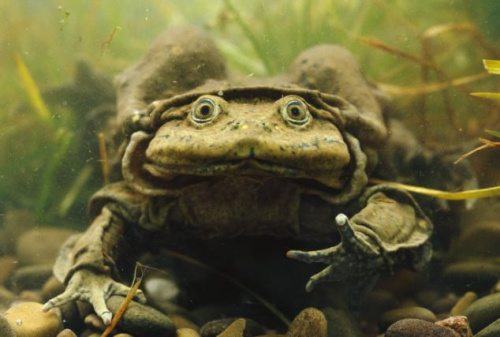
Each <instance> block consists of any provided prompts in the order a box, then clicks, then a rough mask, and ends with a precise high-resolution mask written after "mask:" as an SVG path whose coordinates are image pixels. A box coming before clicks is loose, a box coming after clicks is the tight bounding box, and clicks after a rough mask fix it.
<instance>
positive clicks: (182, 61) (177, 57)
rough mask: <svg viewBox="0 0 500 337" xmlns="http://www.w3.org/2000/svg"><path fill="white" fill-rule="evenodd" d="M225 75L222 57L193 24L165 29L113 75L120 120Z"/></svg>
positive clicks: (209, 39)
mask: <svg viewBox="0 0 500 337" xmlns="http://www.w3.org/2000/svg"><path fill="white" fill-rule="evenodd" d="M224 78H226V61H225V59H224V57H223V56H222V54H221V52H220V51H219V50H218V49H217V47H216V46H215V43H214V42H213V40H212V39H211V38H210V37H209V36H208V35H207V34H206V33H205V32H203V31H202V30H200V29H197V28H194V27H176V28H172V29H169V30H167V31H165V32H164V33H162V34H161V35H160V36H158V37H157V38H156V40H155V41H154V43H153V45H152V46H151V47H150V48H149V50H148V51H147V52H146V53H145V54H144V55H143V56H142V58H141V59H140V60H139V62H138V63H136V64H135V65H133V66H132V67H130V68H128V69H127V70H125V71H124V72H123V73H121V74H120V75H118V76H117V77H116V78H115V86H116V89H117V95H118V111H119V114H120V119H121V120H123V119H124V118H126V117H127V116H129V115H130V114H132V113H134V112H135V111H139V110H142V109H144V108H145V107H146V106H147V105H148V104H149V103H151V102H152V101H155V100H158V99H165V98H168V97H170V96H173V95H176V94H178V93H182V92H185V91H188V90H190V89H193V88H195V87H197V86H199V85H202V84H203V83H205V81H207V80H209V79H214V80H220V79H224Z"/></svg>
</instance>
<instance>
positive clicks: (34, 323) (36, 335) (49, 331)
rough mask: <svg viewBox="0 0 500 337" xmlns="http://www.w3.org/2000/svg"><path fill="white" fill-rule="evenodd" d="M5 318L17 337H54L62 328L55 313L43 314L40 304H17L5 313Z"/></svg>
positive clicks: (51, 311)
mask: <svg viewBox="0 0 500 337" xmlns="http://www.w3.org/2000/svg"><path fill="white" fill-rule="evenodd" d="M5 318H6V319H7V321H8V322H9V324H10V326H11V328H12V330H13V331H14V333H15V335H16V336H17V337H54V336H56V335H57V333H58V332H59V331H60V330H61V328H62V326H61V325H62V324H61V321H60V320H59V318H58V317H57V315H56V314H55V312H54V311H53V310H50V311H48V312H43V311H42V305H41V304H39V303H33V302H24V303H20V304H17V305H15V306H13V307H12V308H10V309H9V310H7V311H6V312H5Z"/></svg>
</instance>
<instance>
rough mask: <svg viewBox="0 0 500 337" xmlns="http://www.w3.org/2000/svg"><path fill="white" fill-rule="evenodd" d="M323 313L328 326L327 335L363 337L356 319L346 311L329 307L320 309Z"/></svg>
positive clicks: (329, 336) (332, 336) (330, 336)
mask: <svg viewBox="0 0 500 337" xmlns="http://www.w3.org/2000/svg"><path fill="white" fill-rule="evenodd" d="M321 311H322V312H323V314H324V315H325V318H326V321H327V327H331V328H328V337H345V336H349V337H364V336H365V334H364V333H363V331H362V330H361V327H360V325H359V323H358V320H357V319H355V318H354V317H353V316H352V314H351V313H349V312H348V311H344V310H340V309H334V308H331V307H328V308H324V309H321Z"/></svg>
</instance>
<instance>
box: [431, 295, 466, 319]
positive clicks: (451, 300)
mask: <svg viewBox="0 0 500 337" xmlns="http://www.w3.org/2000/svg"><path fill="white" fill-rule="evenodd" d="M457 301H458V298H457V297H456V296H455V295H453V294H449V295H447V296H445V297H443V298H440V299H438V300H437V301H435V302H434V303H432V305H430V306H425V307H427V308H429V309H431V310H432V312H435V313H436V314H442V313H445V314H447V315H449V314H450V312H451V309H452V308H453V307H454V306H455V305H456V303H457Z"/></svg>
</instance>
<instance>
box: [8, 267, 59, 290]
mask: <svg viewBox="0 0 500 337" xmlns="http://www.w3.org/2000/svg"><path fill="white" fill-rule="evenodd" d="M52 266H53V265H52V264H39V265H32V266H26V267H21V268H19V269H17V270H16V271H15V272H14V275H12V285H13V287H14V288H15V289H16V291H21V290H27V289H40V288H42V286H43V284H44V283H45V282H46V281H47V280H48V279H49V278H50V277H51V276H52Z"/></svg>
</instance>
